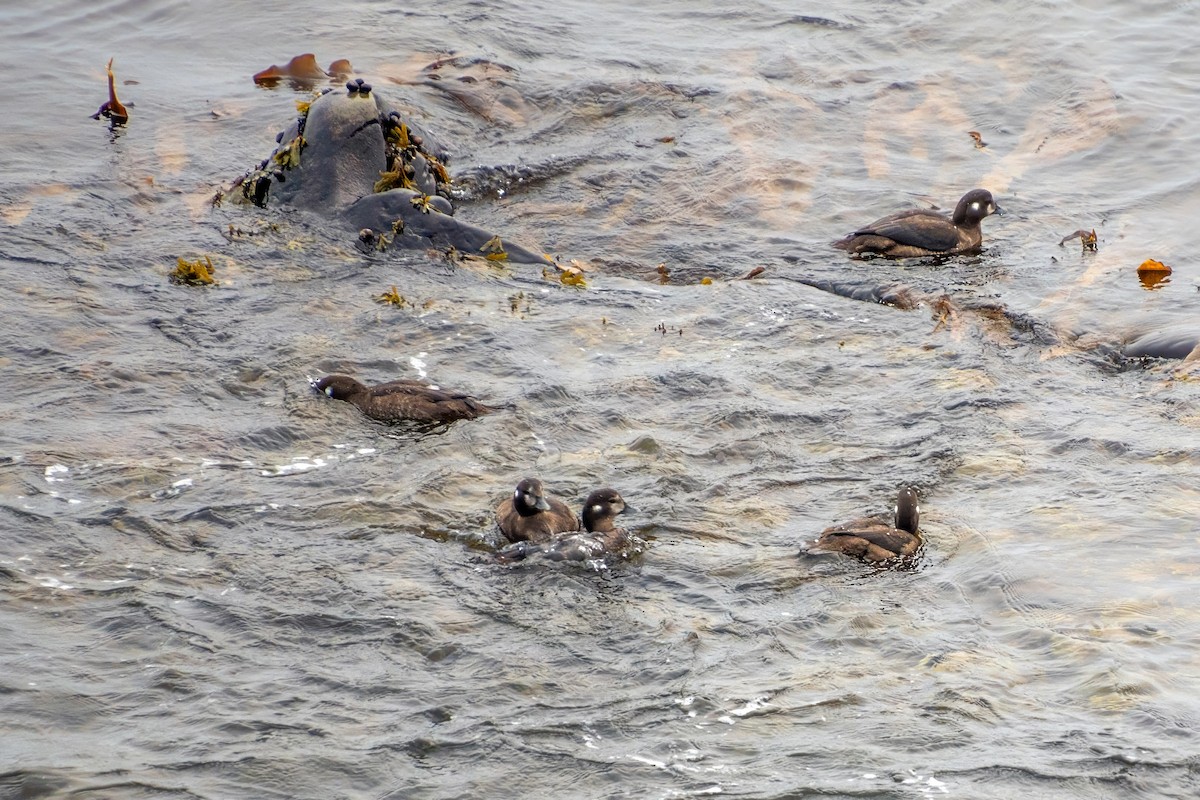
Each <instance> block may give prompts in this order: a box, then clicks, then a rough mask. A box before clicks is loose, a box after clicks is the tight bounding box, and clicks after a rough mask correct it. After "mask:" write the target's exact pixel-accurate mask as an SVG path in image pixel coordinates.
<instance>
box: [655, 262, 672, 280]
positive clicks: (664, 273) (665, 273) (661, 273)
mask: <svg viewBox="0 0 1200 800" xmlns="http://www.w3.org/2000/svg"><path fill="white" fill-rule="evenodd" d="M655 271H656V272H657V273H658V282H659V283H662V284H667V283H670V282H671V271H670V270H669V269H667V263H666V262H665V261H664V262H663V263H661V264H659V265H658V268H657V269H656V270H655Z"/></svg>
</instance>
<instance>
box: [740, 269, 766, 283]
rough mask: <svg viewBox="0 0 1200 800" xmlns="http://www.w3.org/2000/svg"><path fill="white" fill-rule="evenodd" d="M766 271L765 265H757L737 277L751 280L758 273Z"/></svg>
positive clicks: (741, 279)
mask: <svg viewBox="0 0 1200 800" xmlns="http://www.w3.org/2000/svg"><path fill="white" fill-rule="evenodd" d="M766 271H767V268H766V267H762V266H758V267H755V268H754V269H752V270H750V271H749V272H747V273H746V274H745V275H743V276H742V277H740V278H738V280H739V281H749V280H753V279H754V278H757V277H758V276H759V275H762V274H763V273H764V272H766Z"/></svg>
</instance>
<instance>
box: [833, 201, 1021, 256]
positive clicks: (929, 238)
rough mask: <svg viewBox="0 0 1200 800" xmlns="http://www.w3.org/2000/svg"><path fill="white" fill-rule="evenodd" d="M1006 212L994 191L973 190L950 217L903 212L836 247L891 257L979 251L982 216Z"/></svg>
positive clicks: (938, 214) (862, 229)
mask: <svg viewBox="0 0 1200 800" xmlns="http://www.w3.org/2000/svg"><path fill="white" fill-rule="evenodd" d="M1003 213H1004V212H1003V211H1002V210H1001V209H1000V207H999V206H997V205H996V203H995V201H994V200H993V199H992V193H991V192H989V191H988V190H986V189H972V190H971V191H969V192H967V193H966V194H964V195H963V196H962V199H961V200H959V201H958V205H957V206H956V207H955V209H954V214H952V215H951V216H949V217H947V216H946V215H945V214H941V213H938V212H937V211H930V210H927V209H913V210H910V211H901V212H899V213H896V214H891V215H889V216H886V217H884V218H883V219H879V220H876V221H875V222H872V223H871V224H870V225H867V226H865V227H862V228H859V229H858V230H856V231H855V232H854V233H851V234H850V235H849V236H847V237H845V238H844V239H841V240H839V241H836V242H834V243H833V246H834V247H836V248H838V249H839V250H845V251H847V252H849V253H850V254H851V255H881V256H887V257H888V258H916V257H918V256H953V255H959V254H962V253H977V252H979V249H980V247H981V246H982V245H983V229H982V228H981V227H980V223H981V222H982V221H983V218H984V217H987V216H989V215H991V214H1003Z"/></svg>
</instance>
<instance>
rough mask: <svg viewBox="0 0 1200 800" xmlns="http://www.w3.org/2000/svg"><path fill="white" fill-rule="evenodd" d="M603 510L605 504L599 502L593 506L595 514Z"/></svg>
mask: <svg viewBox="0 0 1200 800" xmlns="http://www.w3.org/2000/svg"><path fill="white" fill-rule="evenodd" d="M602 511H604V506H602V505H600V504H599V503H597V504H596V505H594V506H592V513H593V514H599V513H601V512H602Z"/></svg>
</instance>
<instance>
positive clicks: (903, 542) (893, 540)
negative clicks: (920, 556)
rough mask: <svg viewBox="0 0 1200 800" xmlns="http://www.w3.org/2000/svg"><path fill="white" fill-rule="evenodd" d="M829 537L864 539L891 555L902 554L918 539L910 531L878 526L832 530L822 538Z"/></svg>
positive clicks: (826, 532)
mask: <svg viewBox="0 0 1200 800" xmlns="http://www.w3.org/2000/svg"><path fill="white" fill-rule="evenodd" d="M826 536H829V537H833V536H846V537H853V538H855V539H862V540H863V541H865V542H868V543H870V544H873V545H875V546H876V547H879V548H882V549H884V550H887V551H888V552H889V553H896V554H901V553H903V552H904V549H905V548H906V547H910V546H911V545H912V543H913V540H914V539H916V537H915V536H913V535H912V534H911V533H909V532H908V531H901V530H897V529H895V528H892V527H885V526H882V525H881V526H877V527H864V528H849V529H832V530H828V531H825V532H824V533H823V534H822V538H824V537H826Z"/></svg>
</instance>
